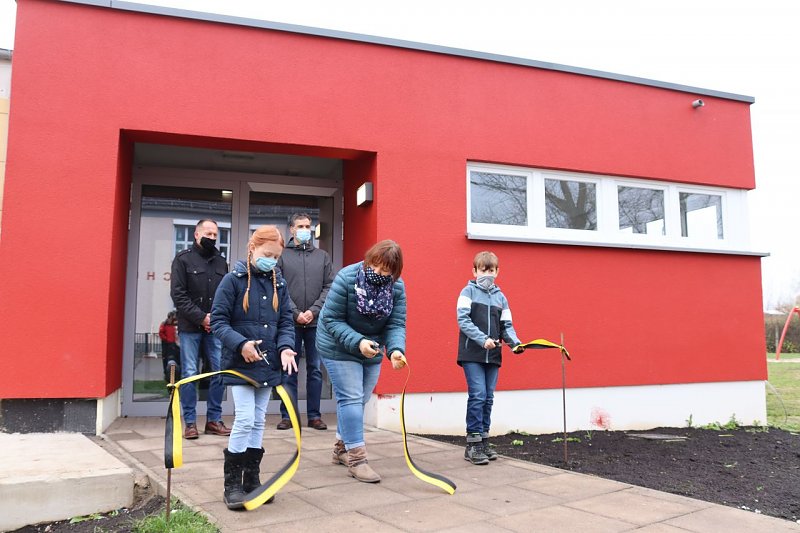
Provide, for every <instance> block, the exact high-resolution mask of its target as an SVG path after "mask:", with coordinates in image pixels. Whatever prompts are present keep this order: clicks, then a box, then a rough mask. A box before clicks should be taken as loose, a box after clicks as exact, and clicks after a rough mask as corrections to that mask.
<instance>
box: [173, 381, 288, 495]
mask: <svg viewBox="0 0 800 533" xmlns="http://www.w3.org/2000/svg"><path fill="white" fill-rule="evenodd" d="M217 374H231V375H234V376H236V377H239V378H241V379H243V380H245V381H246V382H247V383H249V384H250V385H252V386H254V387H258V386H259V385H258V383H257V382H256V381H254V380H253V379H251V378H249V377H247V376H245V375H244V374H241V373H239V372H237V371H235V370H221V371H219V372H207V373H205V374H198V375H196V376H190V377H188V378H184V379H182V380H180V381H178V382H177V383H175V384H174V385H172V386H170V389H171V393H170V397H169V408H168V409H167V421H166V430H165V431H164V466H166V467H167V468H180V467H181V466H183V423H182V422H181V396H180V386H181V385H185V384H186V383H192V382H194V381H199V380H201V379H206V378H209V377H211V376H216V375H217ZM275 391H276V392H277V393H278V395H279V396H280V397H281V399H282V400H283V404H284V405H285V406H286V410H287V411H288V412H289V418H290V419H291V421H292V428H293V429H294V437H295V440H296V442H297V450H295V452H294V456H292V458H291V459H290V460H289V462H287V463H286V465H284V466H283V468H281V469H280V470H278V472H276V473H275V474H274V475H273V476H272V477H271V478H269V480H268V481H267V482H266V483H264V484H262V485H261V486H260V487H258V488H257V489H255V490H253V491H251V492H250V493H248V494H247V496H246V498H245V501H244V507H245V509H247V510H248V511H252V510H253V509H257V508H258V507H260V506H261V505H263V504H264V503H265V502H266V501H267V500H269V499H270V498H272V497H273V496H274V495H275V494H277V492H278V491H279V490H281V489H282V488H283V487H284V486H285V485H286V484H287V483H288V482H289V480H290V479H292V477H293V476H294V474H295V473H296V472H297V469H298V467H299V466H300V449H301V446H302V442H301V439H300V422H299V420H298V418H297V412H296V411H295V408H294V402H293V401H292V397H291V396H290V395H289V393H288V392H287V391H286V389H285V388H284V387H283V385H277V386H276V387H275Z"/></svg>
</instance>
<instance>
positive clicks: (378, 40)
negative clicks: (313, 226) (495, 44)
mask: <svg viewBox="0 0 800 533" xmlns="http://www.w3.org/2000/svg"><path fill="white" fill-rule="evenodd" d="M59 1H61V2H67V3H71V4H85V5H91V6H98V7H108V8H111V9H119V10H123V11H132V12H137V13H147V14H152V15H163V16H168V17H177V18H186V19H194V20H202V21H206V22H217V23H221V24H232V25H237V26H248V27H253V28H261V29H267V30H275V31H283V32H289V33H299V34H303V35H312V36H316V37H327V38H330V39H341V40H346V41H356V42H362V43H369V44H377V45H382V46H391V47H395V48H406V49H409V50H418V51H422V52H430V53H434V54H444V55H451V56H458V57H466V58H471V59H481V60H484V61H493V62H496V63H507V64H511V65H520V66H524V67H533V68H538V69H544V70H554V71H558V72H566V73H569V74H578V75H581V76H590V77H593V78H602V79H607V80H614V81H621V82H625V83H634V84H637V85H647V86H650V87H658V88H661V89H667V90H670V91H680V92H685V93H691V94H694V95H699V96H713V97H716V98H723V99H726V100H737V101H740V102H747V103H750V104H752V103H754V102H755V98H753V97H752V96H746V95H741V94H734V93H728V92H723V91H715V90H713V89H703V88H700V87H692V86H688V85H680V84H677V83H668V82H664V81H658V80H651V79H648V78H639V77H636V76H626V75H624V74H614V73H613V72H605V71H602V70H593V69H588V68H581V67H571V66H568V65H561V64H558V63H548V62H546V61H536V60H533V59H524V58H519V57H512V56H504V55H499V54H491V53H488V52H477V51H474V50H465V49H462V48H451V47H449V46H439V45H435V44H425V43H417V42H413V41H404V40H401V39H391V38H388V37H378V36H374V35H364V34H360V33H350V32H346V31H339V30H329V29H325V28H312V27H309V26H300V25H297V24H288V23H283V22H270V21H266V20H258V19H250V18H244V17H234V16H230V15H220V14H216V13H203V12H200V11H189V10H185V9H176V8H171V7H163V6H151V5H145V4H137V3H135V2H124V1H115V0H59Z"/></svg>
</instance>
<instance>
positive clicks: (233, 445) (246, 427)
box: [211, 226, 297, 509]
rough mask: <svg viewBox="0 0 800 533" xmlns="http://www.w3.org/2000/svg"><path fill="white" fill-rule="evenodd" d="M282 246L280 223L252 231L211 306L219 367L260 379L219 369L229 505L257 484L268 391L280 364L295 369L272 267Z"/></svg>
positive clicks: (284, 296)
mask: <svg viewBox="0 0 800 533" xmlns="http://www.w3.org/2000/svg"><path fill="white" fill-rule="evenodd" d="M282 252H283V236H282V235H281V233H280V231H278V228H276V227H275V226H261V227H260V228H258V229H257V230H256V231H255V232H253V235H252V236H251V237H250V242H249V243H248V245H247V261H246V262H244V261H239V262H237V263H236V266H235V267H234V269H233V271H232V272H230V273H229V274H226V275H225V277H224V278H223V279H222V281H221V282H220V285H219V288H218V289H217V292H216V294H215V296H214V305H213V307H212V309H211V330H212V331H213V332H214V335H215V336H217V337H218V338H219V339H220V340H221V341H222V362H221V365H220V366H221V368H222V369H223V370H236V371H237V372H239V373H241V374H243V375H245V376H247V377H248V378H251V379H252V380H253V382H254V383H256V384H257V385H258V386H254V385H253V384H252V383H250V382H247V381H245V380H243V379H241V378H239V377H237V376H234V375H231V374H223V376H224V377H223V382H224V384H225V385H230V387H231V388H230V390H231V395H232V396H233V404H234V412H235V416H234V420H233V428H232V429H231V436H230V438H229V440H228V448H227V449H226V450H223V453H224V455H225V492H224V496H223V498H224V501H225V504H226V505H227V506H228V508H229V509H240V508H242V507H243V506H244V499H245V495H246V494H247V493H248V492H250V491H252V490H254V489H256V488H258V487H259V486H260V485H261V481H260V480H259V477H258V476H259V473H260V465H261V459H262V457H263V456H264V448H262V446H261V441H262V438H263V435H264V422H265V417H266V414H267V403H268V402H269V397H270V393H271V392H272V387H274V386H275V385H279V384H280V383H281V377H282V376H281V369H283V370H285V371H286V372H288V373H289V374H291V373H292V372H293V371H294V372H297V363H296V361H295V359H294V357H295V355H297V354H296V353H295V352H294V350H293V347H294V320H293V319H292V308H291V305H290V302H289V293H288V291H287V289H286V281H285V280H284V279H283V277H282V276H281V275H280V274H279V273H278V272H277V271H276V270H275V265H276V263H277V262H278V258H279V257H280V256H281V253H282ZM268 503H269V502H268Z"/></svg>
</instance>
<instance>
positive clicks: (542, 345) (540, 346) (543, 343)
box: [514, 339, 572, 361]
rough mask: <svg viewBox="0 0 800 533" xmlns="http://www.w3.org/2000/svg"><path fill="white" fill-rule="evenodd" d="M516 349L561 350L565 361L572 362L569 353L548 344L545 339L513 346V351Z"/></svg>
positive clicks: (553, 344) (556, 345) (559, 347)
mask: <svg viewBox="0 0 800 533" xmlns="http://www.w3.org/2000/svg"><path fill="white" fill-rule="evenodd" d="M517 348H525V349H528V348H534V349H543V348H558V349H559V350H561V353H562V354H563V355H564V357H566V358H567V360H569V361H572V358H571V357H570V356H569V352H568V351H567V349H566V348H565V347H564V346H563V345H561V344H556V343H554V342H550V341H548V340H546V339H535V340H532V341H530V342H526V343H524V344H517V345H516V346H514V349H515V350H516V349H517Z"/></svg>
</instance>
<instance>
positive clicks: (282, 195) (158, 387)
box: [122, 145, 342, 416]
mask: <svg viewBox="0 0 800 533" xmlns="http://www.w3.org/2000/svg"><path fill="white" fill-rule="evenodd" d="M154 146H158V148H157V151H158V152H159V153H160V154H167V155H168V157H167V158H166V159H167V160H168V161H171V160H182V161H184V162H185V161H186V160H187V159H186V152H187V151H196V152H202V153H203V156H204V157H203V160H204V161H208V159H209V158H213V157H214V156H215V155H217V154H216V152H215V151H213V150H200V149H191V148H180V147H169V148H171V149H172V152H173V153H171V154H170V150H165V149H164V147H163V146H162V145H154ZM140 151H141V152H142V153H143V155H142V156H141V157H139V152H140ZM136 152H137V156H136V157H135V165H134V171H133V176H132V191H131V193H132V194H131V214H130V233H129V242H128V250H129V253H128V276H127V282H126V306H125V337H124V339H125V346H124V352H123V400H122V414H123V415H124V416H164V414H165V413H166V409H167V400H168V390H167V388H166V382H167V381H168V374H167V370H166V369H167V367H166V360H167V358H168V357H169V356H170V354H171V353H174V354H175V356H177V354H178V353H179V350H180V346H173V345H171V344H169V343H165V342H163V341H162V339H161V336H160V335H159V330H160V329H161V328H160V326H161V324H162V323H163V322H164V321H165V320H166V319H167V316H168V315H169V314H170V312H171V311H172V310H173V309H174V305H173V303H172V299H171V298H170V270H171V264H172V259H173V258H174V256H175V254H176V253H178V252H180V251H181V250H183V249H185V248H187V247H190V246H192V244H193V242H194V231H195V224H196V223H197V221H198V220H201V219H206V218H210V219H213V220H215V221H216V222H217V223H218V226H219V236H218V240H217V247H218V248H219V250H220V252H221V254H222V255H223V256H224V257H225V258H226V260H227V262H228V270H230V269H231V267H232V266H233V265H234V264H235V262H236V261H238V260H244V258H245V257H246V250H247V241H248V239H249V237H250V234H251V233H252V232H253V230H255V229H256V228H257V227H258V226H261V225H263V224H274V225H276V226H277V227H278V228H279V229H280V230H281V231H282V232H283V234H284V237H285V238H286V239H287V240H288V238H289V236H290V234H289V231H288V224H289V217H290V216H291V215H292V213H295V212H305V213H308V214H309V215H311V217H312V222H313V223H314V224H315V231H314V232H312V233H313V235H314V236H313V244H314V246H317V247H319V248H320V249H323V250H325V251H326V252H328V253H329V254H330V256H331V260H332V262H333V265H334V268H335V269H339V268H341V266H342V234H341V227H342V220H341V212H342V207H341V197H342V193H341V189H342V187H341V183H342V179H341V162H340V161H338V160H330V159H325V158H307V157H303V158H301V157H298V156H285V155H274V154H258V155H253V158H254V159H255V158H258V159H260V160H263V161H266V160H269V159H270V156H272V158H273V159H274V160H280V161H282V162H283V165H286V164H287V158H289V159H293V160H294V159H302V160H311V161H302V163H303V164H304V165H305V166H304V167H303V168H306V169H319V171H314V170H311V171H308V174H310V175H302V176H301V175H287V174H296V173H297V171H296V170H293V168H294V167H293V168H288V169H286V171H284V172H281V173H277V171H276V172H275V173H271V174H255V173H252V172H243V171H242V170H241V169H239V168H237V169H236V170H230V169H224V168H222V169H221V168H219V167H218V166H215V167H214V169H213V170H209V169H192V168H185V167H184V168H165V167H163V166H145V165H137V164H136V163H140V162H141V161H142V160H145V161H147V160H148V157H150V156H152V152H151V150H150V149H149V147H148V146H144V147H142V148H140V145H137V146H136ZM208 152H212V153H211V154H209V153H208ZM220 153H224V154H230V153H231V152H220ZM242 157H245V156H242ZM161 158H162V159H165V158H164V156H163V155H162V156H161ZM228 158H230V156H229V157H228ZM317 160H319V161H317ZM235 161H237V164H238V165H240V160H238V159H236V160H235ZM161 162H162V163H164V162H166V161H161ZM273 163H274V161H273ZM296 163H297V162H296V161H295V164H296ZM320 172H324V174H325V175H324V176H320V175H318V174H319V173H320ZM162 336H163V335H162ZM298 367H299V368H300V373H299V376H298V378H299V387H298V396H299V398H298V403H299V409H300V412H301V413H304V412H305V410H306V409H305V363H304V361H303V360H302V359H299V362H298ZM176 379H179V376H176ZM323 379H324V382H323V392H322V404H321V410H322V412H323V413H326V412H335V409H336V406H335V402H334V400H333V399H332V391H331V386H330V381H329V380H328V377H327V374H326V373H325V371H324V366H323ZM207 381H208V380H203V381H201V382H200V383H199V385H198V388H199V394H198V400H199V401H198V405H197V412H198V415H205V407H206V406H205V398H206V394H207V389H208V384H207ZM268 412H269V413H277V412H279V400H278V399H277V395H275V394H273V400H272V401H270V405H269V407H268ZM223 413H224V414H228V415H230V414H233V402H232V400H231V398H230V396H229V395H228V394H227V393H226V397H225V398H224V399H223Z"/></svg>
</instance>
